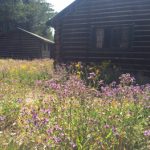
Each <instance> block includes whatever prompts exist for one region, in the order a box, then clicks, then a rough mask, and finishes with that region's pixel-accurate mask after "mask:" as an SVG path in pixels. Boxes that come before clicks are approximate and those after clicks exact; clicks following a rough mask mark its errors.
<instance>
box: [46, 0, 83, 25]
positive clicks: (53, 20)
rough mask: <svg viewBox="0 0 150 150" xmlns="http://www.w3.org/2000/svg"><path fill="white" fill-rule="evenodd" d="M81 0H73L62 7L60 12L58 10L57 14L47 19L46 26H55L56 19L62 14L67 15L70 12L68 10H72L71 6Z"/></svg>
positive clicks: (58, 19)
mask: <svg viewBox="0 0 150 150" xmlns="http://www.w3.org/2000/svg"><path fill="white" fill-rule="evenodd" d="M81 1H83V0H75V1H73V2H72V3H71V4H70V5H68V6H67V7H66V8H64V9H63V10H62V11H61V12H59V13H58V14H57V15H55V16H54V17H53V18H52V19H50V20H49V21H47V23H46V24H47V25H48V26H52V27H54V26H55V23H56V22H57V21H60V20H61V17H63V16H67V15H68V14H70V12H72V11H73V8H74V7H75V6H76V5H77V4H78V3H79V2H81Z"/></svg>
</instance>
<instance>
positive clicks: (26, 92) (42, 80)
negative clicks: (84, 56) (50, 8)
mask: <svg viewBox="0 0 150 150" xmlns="http://www.w3.org/2000/svg"><path fill="white" fill-rule="evenodd" d="M52 63H53V62H52V61H51V60H34V61H15V60H0V70H1V74H0V101H1V103H0V149H4V150H5V149H6V150H7V149H8V150H9V149H12V150H17V149H24V150H28V149H66V150H68V149H79V150H88V149H91V150H96V149H101V150H133V149H140V150H142V149H143V150H146V149H147V150H148V149H149V148H150V142H149V140H150V128H149V122H150V113H149V109H150V104H149V100H150V85H149V84H146V85H137V84H136V81H135V79H134V78H133V77H131V76H130V74H123V75H121V76H120V78H119V79H118V81H119V82H118V83H116V82H112V83H111V84H104V82H102V81H101V80H99V81H96V82H98V83H99V84H100V85H99V90H96V89H95V88H92V87H91V86H87V84H86V83H85V82H84V81H83V80H81V79H80V77H79V75H78V73H74V74H68V72H66V71H65V70H64V69H63V68H57V71H56V70H53V65H52ZM88 79H90V81H91V83H93V82H94V80H95V74H94V76H93V74H92V72H91V73H89V74H88ZM92 79H93V82H92Z"/></svg>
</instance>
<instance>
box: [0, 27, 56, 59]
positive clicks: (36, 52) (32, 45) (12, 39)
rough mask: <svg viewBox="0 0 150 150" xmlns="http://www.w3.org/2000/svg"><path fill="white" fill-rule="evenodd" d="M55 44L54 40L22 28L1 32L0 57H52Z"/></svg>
mask: <svg viewBox="0 0 150 150" xmlns="http://www.w3.org/2000/svg"><path fill="white" fill-rule="evenodd" d="M53 46H54V42H53V41H50V40H49V39H46V38H44V37H41V36H39V35H37V34H34V33H31V32H29V31H26V30H24V29H22V28H16V29H15V30H11V31H8V32H5V33H2V32H0V58H14V59H35V58H36V59H39V58H51V57H52V49H53Z"/></svg>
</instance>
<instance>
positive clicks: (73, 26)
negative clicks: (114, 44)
mask: <svg viewBox="0 0 150 150" xmlns="http://www.w3.org/2000/svg"><path fill="white" fill-rule="evenodd" d="M105 26H110V27H113V26H130V27H131V29H132V30H131V34H132V36H131V37H132V38H131V47H130V48H128V49H99V50H97V49H96V48H95V47H94V46H93V40H94V37H93V31H94V29H95V28H96V27H105ZM60 27H61V33H60V34H59V35H56V36H57V38H58V36H59V38H60V39H61V42H60V41H56V45H58V44H60V43H61V48H59V51H60V53H59V57H60V58H61V59H62V60H66V61H67V60H82V61H102V60H112V61H113V62H115V63H117V64H121V65H122V66H123V68H124V69H128V70H129V69H130V68H131V69H132V70H134V69H135V70H141V71H149V70H150V0H126V1H125V0H86V1H85V2H84V3H81V4H80V3H79V4H78V6H77V7H76V9H75V10H74V11H73V12H71V13H70V14H69V15H67V16H64V18H63V19H62V21H61V23H60ZM56 31H57V28H56ZM133 66H134V67H133Z"/></svg>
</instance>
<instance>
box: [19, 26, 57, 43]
mask: <svg viewBox="0 0 150 150" xmlns="http://www.w3.org/2000/svg"><path fill="white" fill-rule="evenodd" d="M17 29H18V30H20V31H22V32H25V33H27V34H30V35H32V36H34V37H36V38H38V39H40V40H42V41H45V42H47V43H51V44H54V42H53V41H51V40H49V39H47V38H44V37H42V36H39V35H37V34H35V33H32V32H29V31H27V30H24V29H22V28H19V27H17Z"/></svg>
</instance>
